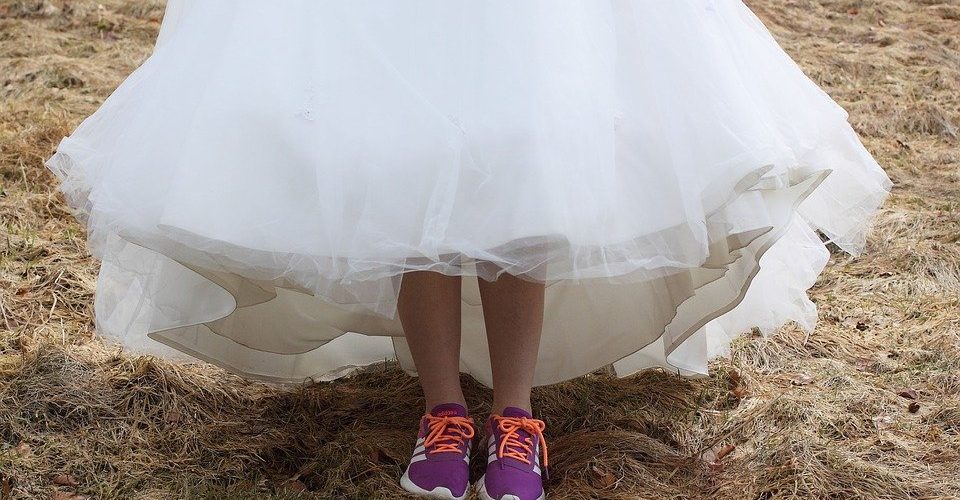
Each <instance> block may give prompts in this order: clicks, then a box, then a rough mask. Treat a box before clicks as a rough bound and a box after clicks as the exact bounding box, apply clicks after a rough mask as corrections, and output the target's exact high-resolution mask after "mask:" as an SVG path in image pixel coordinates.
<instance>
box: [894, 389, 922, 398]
mask: <svg viewBox="0 0 960 500" xmlns="http://www.w3.org/2000/svg"><path fill="white" fill-rule="evenodd" d="M897 396H900V397H901V398H907V399H917V398H918V397H919V396H918V395H917V391H915V390H913V389H901V390H900V391H898V392H897Z"/></svg>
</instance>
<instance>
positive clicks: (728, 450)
mask: <svg viewBox="0 0 960 500" xmlns="http://www.w3.org/2000/svg"><path fill="white" fill-rule="evenodd" d="M736 449H737V447H736V446H734V445H732V444H728V445H726V446H724V447H723V448H720V451H718V452H717V460H723V457H725V456H727V455H729V454H731V453H733V450H736Z"/></svg>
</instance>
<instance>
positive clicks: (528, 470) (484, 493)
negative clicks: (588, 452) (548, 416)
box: [477, 408, 547, 500]
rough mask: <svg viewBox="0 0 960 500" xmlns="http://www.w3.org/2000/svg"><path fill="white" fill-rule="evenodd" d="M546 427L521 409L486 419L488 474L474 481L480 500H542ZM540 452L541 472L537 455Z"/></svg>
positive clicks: (514, 409) (545, 460)
mask: <svg viewBox="0 0 960 500" xmlns="http://www.w3.org/2000/svg"><path fill="white" fill-rule="evenodd" d="M544 428H546V424H544V423H543V420H537V419H535V418H533V415H531V414H530V413H529V412H527V411H525V410H522V409H520V408H506V409H504V410H503V415H491V416H490V419H489V420H487V425H486V426H485V431H486V435H487V441H486V443H487V472H486V474H484V475H483V477H481V478H480V480H479V481H477V492H478V494H479V496H480V498H481V500H544V499H546V493H544V491H543V478H542V477H541V476H542V474H545V473H546V468H547V443H546V441H544V439H543V430H544ZM541 450H542V451H543V469H541V467H540V452H541Z"/></svg>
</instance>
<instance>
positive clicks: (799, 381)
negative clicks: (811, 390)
mask: <svg viewBox="0 0 960 500" xmlns="http://www.w3.org/2000/svg"><path fill="white" fill-rule="evenodd" d="M790 383H791V384H793V385H810V384H812V383H813V377H811V376H810V375H808V374H806V373H801V374H800V375H798V376H797V378H795V379H793V381H791V382H790Z"/></svg>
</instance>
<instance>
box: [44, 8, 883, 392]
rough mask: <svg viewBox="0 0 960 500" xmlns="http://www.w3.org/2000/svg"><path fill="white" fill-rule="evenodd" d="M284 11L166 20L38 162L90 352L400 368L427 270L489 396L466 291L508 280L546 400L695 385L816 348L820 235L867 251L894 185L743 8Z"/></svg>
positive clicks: (254, 365)
mask: <svg viewBox="0 0 960 500" xmlns="http://www.w3.org/2000/svg"><path fill="white" fill-rule="evenodd" d="M294 3H295V4H296V5H295V6H291V7H290V8H285V9H277V8H275V7H271V6H269V5H266V4H263V3H262V2H259V3H258V2H240V3H237V2H227V1H225V0H223V1H215V0H211V1H205V2H190V1H189V0H180V1H174V2H171V4H170V6H169V8H168V16H167V19H166V20H165V23H164V29H163V32H162V36H161V43H160V44H159V45H158V47H157V50H156V51H155V53H154V55H153V56H152V57H151V58H150V59H148V60H147V61H146V62H145V64H144V65H143V66H142V67H141V68H139V69H138V70H137V71H136V72H135V73H134V74H133V75H132V76H131V77H130V78H129V79H128V80H127V81H126V82H125V83H124V84H123V85H122V86H121V87H120V88H119V89H118V90H117V91H116V93H114V95H113V96H111V97H110V98H109V99H108V100H107V101H106V103H105V104H104V105H103V107H102V108H101V109H100V110H99V111H98V112H97V113H96V114H94V115H93V116H91V117H90V118H88V119H87V120H86V121H85V122H84V123H83V124H82V125H81V126H80V127H79V128H78V129H77V131H76V132H75V133H74V134H73V135H72V136H71V137H69V138H67V139H64V141H63V142H62V143H61V145H60V147H59V148H58V152H57V154H56V155H55V156H54V157H53V158H51V160H50V161H49V162H48V165H49V166H50V168H51V169H52V170H53V171H54V172H55V173H57V175H58V176H59V177H60V178H61V180H62V189H63V191H64V193H65V194H66V196H67V199H68V201H69V202H70V204H71V206H73V207H74V208H76V209H77V212H78V215H80V216H81V217H82V218H83V219H84V220H85V222H86V224H87V227H88V230H89V239H90V244H91V248H92V250H93V252H94V254H95V255H96V256H97V257H99V258H100V259H102V260H103V267H102V269H101V275H100V282H99V284H98V291H97V293H98V296H97V307H96V313H97V322H98V327H99V330H100V331H101V333H103V334H105V335H107V336H109V337H113V338H118V339H120V340H121V341H122V342H124V343H125V344H126V345H129V346H132V347H136V348H138V349H143V348H148V347H149V344H150V343H151V342H153V341H159V342H162V343H163V344H166V345H168V346H172V347H174V348H175V349H177V350H178V351H182V352H186V353H189V354H191V355H193V356H195V357H199V358H201V359H206V360H209V361H212V362H215V363H218V364H221V365H223V366H227V367H229V368H231V369H234V370H236V371H239V372H241V373H244V374H247V375H251V376H258V377H263V378H268V379H271V380H283V381H301V380H304V379H307V378H323V377H325V376H334V375H339V374H341V373H343V369H344V368H348V367H351V366H360V365H364V364H369V363H371V362H375V361H379V360H382V359H387V358H398V359H400V361H401V363H402V364H403V365H404V366H405V367H406V368H408V369H412V367H413V365H412V361H411V360H410V358H409V351H408V350H407V349H406V346H405V344H404V340H403V333H402V330H401V329H400V327H399V322H398V320H397V319H396V317H395V313H396V299H397V294H398V292H399V288H400V286H401V285H402V276H403V275H404V273H407V272H411V271H420V270H429V271H436V272H441V273H445V274H450V275H463V276H466V277H467V278H468V279H466V280H464V290H463V319H464V335H463V337H464V345H463V352H462V356H461V359H462V365H463V369H464V370H465V371H467V372H470V373H472V374H473V375H475V376H476V377H477V378H478V379H479V380H481V381H482V382H484V383H489V382H490V376H489V363H488V361H489V360H488V359H487V349H486V346H485V335H484V331H483V322H482V316H481V310H480V304H479V298H478V293H477V289H476V280H477V279H488V280H489V279H495V278H496V277H497V276H498V275H500V274H502V273H510V274H513V275H518V276H523V277H524V278H526V279H531V280H536V281H542V282H545V283H547V285H548V288H547V316H546V318H545V320H546V324H545V329H544V338H543V347H542V349H541V353H540V361H539V365H538V371H537V375H536V382H537V383H538V384H546V383H551V382H557V381H560V380H564V379H567V378H570V377H573V376H577V375H581V374H584V373H588V372H590V371H592V370H594V369H596V368H598V367H601V366H604V365H607V364H610V363H614V367H615V368H616V369H617V371H618V372H619V373H629V372H632V371H635V370H637V369H641V368H644V367H646V366H651V365H658V364H659V365H664V364H669V365H671V366H673V367H675V368H678V369H681V370H682V371H684V372H687V373H703V372H704V371H705V370H706V360H707V359H708V358H709V357H710V356H711V355H713V354H715V353H719V352H722V350H723V349H724V348H725V346H726V345H727V343H728V342H729V339H730V338H731V337H732V336H733V334H735V333H738V332H739V331H741V330H743V329H745V328H749V327H750V326H753V325H755V324H757V323H765V324H767V325H770V326H775V325H777V324H779V323H782V322H783V321H786V320H788V319H797V320H802V321H804V322H805V323H806V324H812V320H811V318H812V314H815V313H814V312H813V311H814V310H813V309H812V304H810V303H809V301H808V300H807V299H806V297H805V294H804V293H803V291H804V290H805V289H806V288H807V287H809V286H810V285H811V284H812V282H813V280H814V279H815V277H816V275H817V274H818V273H819V271H820V269H822V266H823V264H824V262H825V258H824V255H825V249H824V247H823V244H822V243H820V240H819V238H817V237H816V235H815V233H814V232H813V231H814V230H818V231H821V232H822V233H823V234H825V235H827V236H828V237H829V238H830V239H831V240H833V241H834V242H836V243H837V244H838V245H840V246H841V247H843V248H844V249H846V250H848V251H853V252H856V251H858V249H859V248H860V247H861V246H862V244H863V240H864V235H865V232H866V229H867V227H868V222H869V219H870V217H871V215H872V214H873V213H874V212H875V211H876V209H877V207H878V206H879V205H880V204H881V203H882V201H883V199H884V198H885V196H886V194H887V191H888V189H889V180H888V179H887V177H886V175H885V174H884V173H883V171H882V170H881V169H880V167H879V166H878V165H877V164H876V162H875V161H874V160H873V159H872V158H871V157H870V155H869V154H868V153H867V152H866V151H865V150H864V148H863V146H862V145H861V144H860V142H859V140H858V139H857V137H856V135H855V134H854V133H853V131H852V130H851V128H850V127H849V125H848V124H847V123H846V114H845V113H844V112H843V110H842V109H840V108H839V107H838V106H837V105H836V104H835V103H834V102H833V101H831V100H830V98H829V97H827V96H826V94H824V93H823V92H822V91H821V90H820V89H819V88H818V87H817V86H816V85H814V84H813V83H812V82H810V81H809V80H808V79H807V78H806V77H805V76H804V75H803V74H802V72H801V71H800V70H799V69H798V68H797V67H796V65H795V64H794V63H793V62H792V61H791V60H790V59H789V57H787V56H786V55H785V54H784V53H783V52H782V50H781V49H780V48H779V47H778V46H777V45H776V43H775V42H774V41H773V39H772V38H771V37H770V35H769V33H767V31H766V30H765V29H764V28H763V26H762V25H761V24H760V22H759V21H758V20H757V19H756V18H755V17H754V16H753V15H752V13H750V11H749V10H748V9H747V8H746V7H745V6H744V5H743V4H741V3H739V2H726V1H715V0H684V1H676V2H670V3H669V5H667V4H665V3H664V2H656V1H627V0H609V1H596V0H550V1H548V0H529V1H524V2H515V1H512V0H511V1H509V2H508V1H507V0H495V1H490V2H470V1H467V0H461V1H450V0H406V1H404V2H393V1H386V0H359V1H355V2H312V1H307V0H301V1H297V2H294ZM294 7H295V8H294ZM254 34H255V35H254ZM785 257H787V258H785ZM756 289H763V290H765V292H764V293H762V294H757V293H755V292H753V290H756ZM760 295H762V296H760ZM752 297H753V298H752ZM751 304H755V305H753V306H751ZM761 309H762V310H761ZM755 313H761V314H762V319H761V316H757V315H756V314H755ZM148 337H149V338H152V339H153V340H149V339H148Z"/></svg>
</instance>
